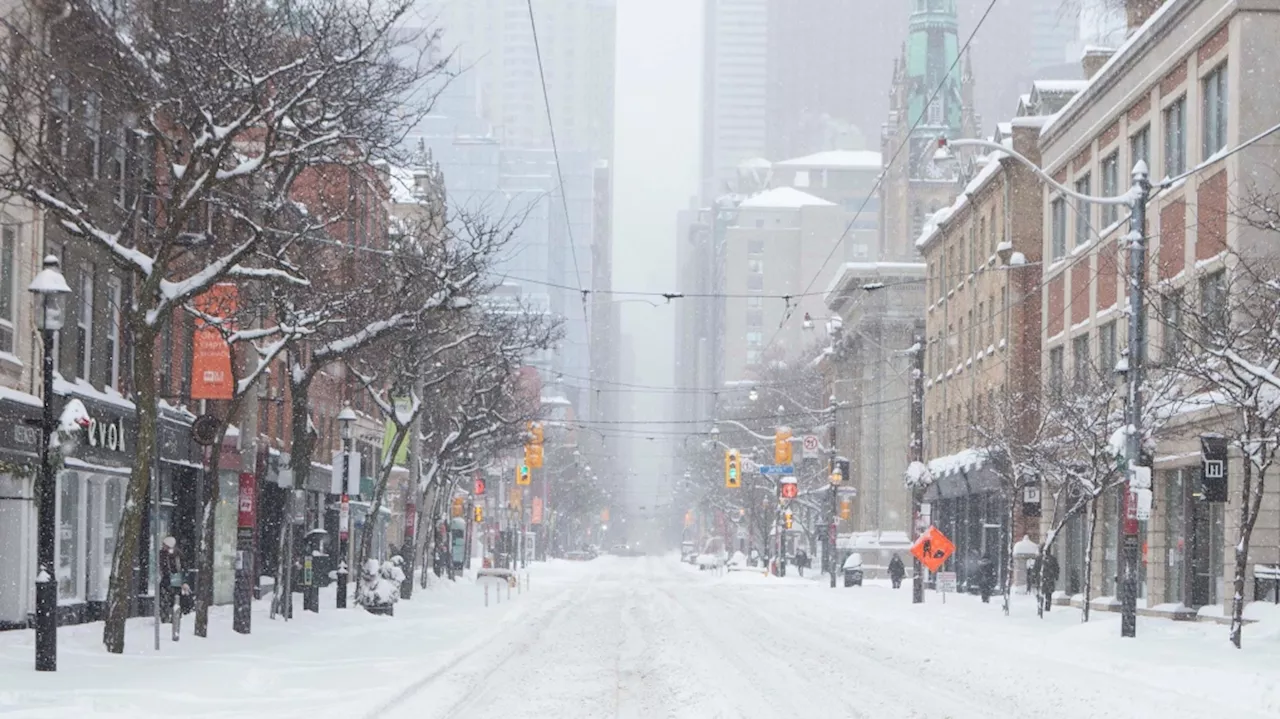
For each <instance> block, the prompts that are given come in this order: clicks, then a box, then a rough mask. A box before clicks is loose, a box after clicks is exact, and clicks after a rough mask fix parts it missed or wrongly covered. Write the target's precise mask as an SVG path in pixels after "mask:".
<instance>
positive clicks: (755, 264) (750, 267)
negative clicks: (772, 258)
mask: <svg viewBox="0 0 1280 719" xmlns="http://www.w3.org/2000/svg"><path fill="white" fill-rule="evenodd" d="M747 272H750V273H751V274H753V275H758V274H761V273H763V272H764V263H763V262H761V261H760V260H747Z"/></svg>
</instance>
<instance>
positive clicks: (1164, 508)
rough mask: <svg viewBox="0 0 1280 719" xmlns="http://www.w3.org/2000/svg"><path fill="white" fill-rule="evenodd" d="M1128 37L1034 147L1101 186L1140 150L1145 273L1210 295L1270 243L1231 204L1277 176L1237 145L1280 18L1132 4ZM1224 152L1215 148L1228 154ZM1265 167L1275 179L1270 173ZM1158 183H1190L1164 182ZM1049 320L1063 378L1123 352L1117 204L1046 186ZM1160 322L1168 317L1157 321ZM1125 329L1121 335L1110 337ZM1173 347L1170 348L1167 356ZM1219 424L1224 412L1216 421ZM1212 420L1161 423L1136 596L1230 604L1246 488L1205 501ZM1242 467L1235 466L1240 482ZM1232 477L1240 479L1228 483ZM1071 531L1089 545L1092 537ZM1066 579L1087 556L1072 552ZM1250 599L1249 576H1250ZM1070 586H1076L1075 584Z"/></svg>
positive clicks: (1263, 123)
mask: <svg viewBox="0 0 1280 719" xmlns="http://www.w3.org/2000/svg"><path fill="white" fill-rule="evenodd" d="M1127 10H1128V13H1127V14H1128V20H1129V26H1130V34H1131V37H1130V39H1129V40H1128V42H1127V43H1126V44H1125V45H1124V47H1123V48H1122V49H1121V50H1120V52H1118V53H1117V54H1115V55H1114V56H1113V57H1111V58H1110V59H1109V61H1108V62H1107V63H1106V64H1105V65H1104V66H1103V67H1102V68H1101V69H1100V70H1099V71H1098V72H1097V74H1096V75H1094V76H1093V78H1092V80H1091V81H1090V83H1089V85H1088V86H1087V87H1086V88H1085V89H1084V90H1083V91H1082V92H1081V93H1080V95H1079V96H1077V97H1076V98H1075V100H1073V101H1072V102H1071V103H1068V104H1067V105H1066V107H1065V108H1064V109H1063V110H1062V112H1061V113H1060V114H1059V115H1058V116H1057V117H1056V118H1055V119H1054V120H1053V121H1052V122H1051V123H1050V124H1048V125H1047V126H1046V127H1045V128H1044V130H1043V132H1042V134H1041V142H1040V149H1041V153H1042V157H1043V164H1044V167H1045V169H1046V170H1047V171H1048V172H1050V173H1052V174H1053V176H1054V177H1055V178H1056V179H1057V180H1058V181H1059V182H1062V183H1064V184H1067V185H1068V186H1073V187H1076V188H1081V189H1083V188H1089V189H1092V190H1093V191H1094V193H1096V194H1101V195H1108V196H1113V195H1116V194H1120V193H1121V192H1123V191H1124V190H1125V188H1126V187H1127V186H1128V184H1129V180H1128V175H1129V168H1131V167H1133V166H1134V164H1135V163H1136V162H1137V161H1138V160H1142V161H1145V162H1146V163H1147V164H1148V166H1149V167H1150V170H1151V179H1152V182H1153V183H1156V184H1158V185H1160V187H1158V188H1157V190H1156V191H1155V192H1154V193H1153V195H1152V198H1151V202H1150V203H1149V204H1148V207H1147V218H1148V221H1147V233H1146V234H1147V238H1148V258H1149V269H1148V283H1149V285H1150V286H1151V287H1153V288H1155V289H1157V290H1158V291H1159V292H1160V293H1161V294H1162V296H1168V297H1173V296H1179V293H1181V294H1180V296H1182V297H1185V298H1191V299H1190V300H1189V301H1192V302H1195V303H1196V304H1197V305H1198V306H1200V307H1202V308H1208V307H1209V306H1210V304H1211V303H1213V302H1216V301H1217V300H1216V299H1215V298H1216V297H1217V295H1215V287H1218V286H1219V282H1220V280H1221V278H1222V277H1223V275H1222V274H1221V273H1222V272H1224V271H1225V269H1226V267H1227V264H1228V262H1227V255H1228V254H1229V252H1231V251H1237V252H1240V253H1241V254H1244V255H1248V254H1250V253H1257V252H1273V251H1274V246H1271V247H1270V248H1269V249H1268V245H1267V244H1266V242H1267V241H1266V240H1263V238H1262V237H1261V236H1260V235H1259V234H1258V231H1257V230H1254V229H1251V228H1250V227H1249V226H1248V225H1246V224H1244V223H1241V222H1239V221H1237V219H1236V218H1235V217H1234V215H1233V212H1234V208H1237V207H1239V202H1240V200H1241V199H1242V198H1243V197H1246V196H1247V193H1249V192H1251V191H1253V190H1255V189H1257V186H1256V179H1255V178H1258V177H1259V176H1260V175H1259V174H1258V173H1263V174H1265V175H1266V176H1268V177H1271V176H1273V172H1272V170H1271V169H1266V168H1274V167H1275V166H1276V164H1277V162H1278V161H1280V157H1278V156H1277V153H1276V150H1275V148H1274V145H1270V146H1269V145H1267V144H1265V143H1260V144H1258V145H1254V146H1251V147H1249V148H1247V149H1244V150H1243V151H1240V152H1237V153H1227V152H1226V151H1227V150H1228V149H1229V148H1234V147H1237V146H1239V145H1240V144H1241V143H1243V142H1245V141H1246V140H1248V139H1249V138H1251V137H1253V136H1254V135H1256V134H1258V133H1259V132H1262V131H1263V130H1266V129H1267V128H1269V127H1271V126H1272V125H1273V124H1274V122H1275V118H1276V117H1277V116H1280V101H1277V99H1276V96H1275V93H1274V91H1273V90H1274V88H1272V87H1271V84H1270V81H1269V80H1268V79H1267V78H1266V77H1265V75H1262V74H1259V73H1257V72H1254V71H1253V70H1252V68H1256V67H1265V66H1268V65H1269V64H1270V63H1272V62H1275V61H1277V57H1276V54H1277V50H1276V46H1275V43H1274V42H1272V41H1271V39H1272V38H1274V37H1276V35H1277V33H1280V13H1276V12H1275V7H1274V6H1273V5H1271V4H1269V3H1263V4H1258V3H1250V2H1241V1H1236V0H1228V1H1226V2H1218V1H1214V2H1209V1H1207V0H1168V2H1165V3H1159V2H1152V1H1150V0H1131V2H1129V3H1128V4H1127ZM1218 158H1220V159H1218ZM1267 173H1271V174H1267ZM1162 178H1180V179H1179V180H1178V181H1177V182H1173V183H1172V184H1162ZM1042 214H1043V228H1042V233H1043V236H1044V245H1043V250H1042V251H1043V253H1044V257H1045V265H1044V267H1043V277H1042V284H1043V296H1042V302H1043V330H1042V341H1043V344H1044V348H1045V353H1044V355H1043V359H1042V363H1043V364H1042V368H1041V371H1042V372H1043V373H1045V375H1046V376H1047V377H1065V376H1067V375H1068V374H1070V373H1074V372H1076V371H1077V370H1078V369H1079V368H1080V367H1081V366H1082V365H1083V364H1087V363H1089V362H1098V361H1099V358H1100V357H1102V361H1103V362H1105V361H1106V358H1105V357H1103V355H1105V354H1107V353H1111V352H1113V351H1114V349H1113V347H1114V346H1118V347H1124V346H1125V344H1126V343H1127V339H1126V336H1127V333H1126V328H1125V324H1126V323H1125V321H1124V316H1123V310H1122V309H1121V308H1123V307H1124V306H1125V304H1126V300H1125V296H1126V283H1125V278H1124V277H1123V275H1122V273H1123V271H1124V268H1125V267H1126V264H1127V263H1126V262H1125V260H1124V256H1123V255H1122V254H1121V253H1122V250H1121V248H1120V247H1119V243H1120V240H1121V238H1122V237H1123V236H1124V235H1125V234H1126V233H1127V231H1128V230H1127V226H1126V225H1127V223H1126V222H1125V219H1126V218H1125V215H1126V214H1127V213H1125V212H1123V211H1121V212H1119V213H1117V212H1116V211H1115V210H1113V209H1111V206H1091V205H1089V204H1087V203H1086V204H1079V203H1070V204H1069V203H1068V200H1067V199H1066V198H1063V197H1061V196H1059V195H1058V194H1056V193H1054V192H1053V191H1051V190H1050V189H1046V190H1045V191H1044V193H1043V197H1042ZM1148 317H1149V318H1150V319H1149V320H1148V323H1147V326H1148V328H1149V333H1148V339H1147V343H1146V347H1145V354H1146V357H1147V360H1148V362H1149V363H1152V364H1154V365H1155V366H1157V367H1158V366H1159V364H1160V362H1161V361H1162V358H1163V357H1164V356H1165V355H1164V353H1165V352H1176V351H1178V350H1177V347H1176V343H1173V342H1171V341H1169V338H1170V337H1174V336H1176V335H1177V331H1176V329H1171V327H1174V326H1173V325H1170V324H1168V323H1170V322H1176V321H1177V320H1176V316H1172V315H1166V314H1157V313H1156V311H1155V310H1154V309H1152V308H1150V306H1149V309H1148ZM1156 318H1160V319H1159V320H1157V319H1156ZM1113 337H1114V338H1115V339H1114V340H1112V338H1113ZM1171 356H1172V355H1171ZM1221 421H1222V420H1216V422H1217V427H1218V428H1220V426H1221V424H1220V423H1221ZM1213 431H1215V422H1214V421H1210V420H1209V418H1206V417H1204V416H1203V414H1196V413H1191V414H1185V415H1180V416H1179V417H1178V418H1177V419H1176V420H1173V421H1170V422H1168V423H1166V424H1165V425H1164V426H1163V427H1161V428H1160V432H1159V433H1158V434H1157V438H1156V450H1155V456H1154V464H1155V467H1154V472H1153V475H1154V481H1153V492H1154V497H1155V501H1154V507H1153V509H1152V512H1151V514H1150V518H1149V519H1148V520H1146V521H1144V522H1141V523H1140V533H1141V538H1140V539H1141V546H1142V547H1143V552H1142V575H1141V583H1140V584H1141V586H1140V597H1141V598H1140V600H1139V604H1140V606H1143V607H1147V608H1154V607H1160V608H1161V611H1163V610H1165V609H1169V608H1172V609H1169V611H1173V612H1175V613H1185V612H1188V611H1190V612H1194V611H1196V610H1197V609H1199V608H1201V607H1206V606H1213V605H1222V606H1224V607H1226V606H1228V605H1229V603H1230V599H1231V597H1230V595H1231V590H1230V580H1231V576H1232V574H1233V572H1234V550H1233V547H1232V545H1233V543H1234V542H1235V540H1236V537H1237V533H1238V529H1239V527H1238V517H1239V507H1238V502H1239V499H1238V496H1237V495H1238V491H1235V490H1233V491H1231V492H1228V495H1227V500H1226V501H1225V502H1217V501H1211V500H1210V499H1208V498H1207V495H1206V494H1205V492H1204V488H1203V485H1202V482H1203V478H1202V476H1201V470H1200V466H1201V461H1202V457H1201V456H1200V445H1199V436H1200V435H1201V434H1202V433H1205V432H1213ZM1241 462H1242V460H1240V459H1239V458H1238V457H1232V458H1231V459H1230V461H1229V462H1228V472H1229V475H1230V476H1233V477H1239V472H1240V471H1241V466H1242V465H1241ZM1232 486H1233V487H1235V486H1238V485H1236V484H1235V482H1234V481H1232ZM1120 491H1121V490H1120V489H1119V488H1117V489H1116V490H1115V491H1113V492H1111V493H1109V495H1108V496H1106V497H1104V498H1103V499H1102V500H1101V501H1100V502H1099V510H1098V511H1099V512H1100V521H1099V522H1098V530H1097V534H1096V535H1095V536H1094V538H1093V539H1094V544H1095V546H1096V547H1097V550H1096V551H1097V552H1098V553H1100V556H1101V558H1102V559H1101V561H1098V562H1095V563H1094V569H1093V574H1094V576H1093V583H1094V586H1095V587H1098V588H1099V591H1098V592H1096V593H1097V594H1099V595H1101V598H1100V599H1099V600H1098V602H1099V604H1100V605H1109V604H1111V603H1114V596H1115V589H1116V587H1115V585H1116V577H1115V571H1116V570H1115V568H1116V566H1117V563H1116V557H1117V556H1118V551H1119V545H1120V525H1121V524H1122V523H1121V522H1120V521H1119V516H1120V507H1121V497H1120V496H1119V493H1120ZM1278 496H1280V493H1276V492H1272V491H1268V492H1267V494H1266V495H1265V497H1264V500H1263V507H1264V508H1263V510H1262V512H1261V515H1260V518H1259V520H1258V523H1257V525H1256V527H1255V530H1254V532H1253V541H1252V546H1251V553H1250V566H1252V565H1253V564H1254V563H1275V562H1277V561H1278V560H1280V557H1278V556H1277V555H1276V546H1277V537H1278V536H1280V535H1278V530H1280V527H1278V526H1277V516H1280V512H1278V511H1277V509H1278V508H1280V502H1278V501H1277V497H1278ZM1078 534H1079V535H1080V536H1078V537H1077V538H1076V539H1075V540H1074V541H1075V542H1077V543H1078V542H1082V541H1083V539H1084V536H1085V535H1086V534H1087V533H1086V532H1079V533H1078ZM1064 552H1066V553H1067V555H1068V556H1067V560H1066V561H1064V562H1063V571H1064V575H1066V576H1070V571H1071V570H1072V569H1073V568H1074V570H1075V571H1076V573H1077V574H1080V573H1081V572H1082V571H1083V570H1082V568H1081V567H1082V566H1083V565H1081V564H1080V563H1079V561H1078V560H1077V559H1075V557H1074V555H1073V554H1071V547H1070V546H1068V547H1066V548H1065V549H1064ZM1246 587H1247V590H1246V591H1247V593H1248V594H1249V595H1250V596H1247V597H1246V599H1251V598H1252V596H1251V595H1252V582H1247V583H1246ZM1066 591H1067V594H1074V593H1075V592H1077V591H1079V589H1078V587H1077V586H1072V585H1071V584H1068V586H1067V588H1066Z"/></svg>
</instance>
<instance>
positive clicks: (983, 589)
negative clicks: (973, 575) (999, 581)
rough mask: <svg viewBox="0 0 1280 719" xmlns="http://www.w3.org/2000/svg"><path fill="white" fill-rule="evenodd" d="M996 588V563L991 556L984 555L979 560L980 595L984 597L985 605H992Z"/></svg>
mask: <svg viewBox="0 0 1280 719" xmlns="http://www.w3.org/2000/svg"><path fill="white" fill-rule="evenodd" d="M995 586H996V563H995V562H994V561H992V560H991V555H990V554H984V555H982V557H981V558H980V559H978V593H979V594H981V595H982V601H983V603H984V604H986V603H990V601H991V592H992V590H993V589H995Z"/></svg>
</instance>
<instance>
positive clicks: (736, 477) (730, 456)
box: [724, 449, 742, 489]
mask: <svg viewBox="0 0 1280 719" xmlns="http://www.w3.org/2000/svg"><path fill="white" fill-rule="evenodd" d="M724 486H726V487H728V488H729V489H737V488H738V487H741V486H742V459H741V458H740V457H739V456H738V450H736V449H730V450H726V451H725V453H724Z"/></svg>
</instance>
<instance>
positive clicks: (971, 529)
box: [924, 455, 1009, 592]
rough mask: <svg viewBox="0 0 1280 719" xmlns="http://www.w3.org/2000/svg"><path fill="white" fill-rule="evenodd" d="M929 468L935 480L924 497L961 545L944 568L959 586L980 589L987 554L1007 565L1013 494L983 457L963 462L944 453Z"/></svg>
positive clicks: (937, 521) (937, 519)
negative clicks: (1009, 495)
mask: <svg viewBox="0 0 1280 719" xmlns="http://www.w3.org/2000/svg"><path fill="white" fill-rule="evenodd" d="M957 456H959V455H957ZM940 467H941V468H944V469H943V471H936V469H937V468H940ZM930 470H931V471H935V475H934V481H933V483H932V484H931V485H929V489H928V490H927V491H926V492H925V497H924V501H925V502H927V503H928V505H929V512H930V519H931V521H932V523H933V525H934V526H936V527H937V528H938V529H940V530H941V531H942V533H943V534H945V535H946V536H947V537H948V538H950V539H951V541H952V542H954V543H955V545H956V551H955V554H953V555H952V556H951V558H950V559H949V560H947V564H946V566H945V569H946V570H947V571H952V572H955V573H956V581H957V583H958V586H959V589H960V591H969V592H977V591H978V569H979V567H978V562H979V560H980V559H981V558H982V557H984V556H987V557H990V559H991V561H992V562H994V563H995V566H996V567H1005V566H1008V565H1007V561H1008V547H1009V500H1008V498H1007V497H1006V495H1005V493H1004V492H1003V491H1002V485H1001V481H1000V477H999V475H998V474H997V473H996V472H995V470H994V469H992V468H991V467H990V466H988V465H986V464H985V463H984V462H982V461H975V462H973V463H970V464H968V465H963V466H961V465H958V464H956V463H955V462H953V461H950V458H942V459H941V460H934V461H933V462H930ZM1001 574H1002V573H1001V572H997V582H999V581H1000V576H1001Z"/></svg>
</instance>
